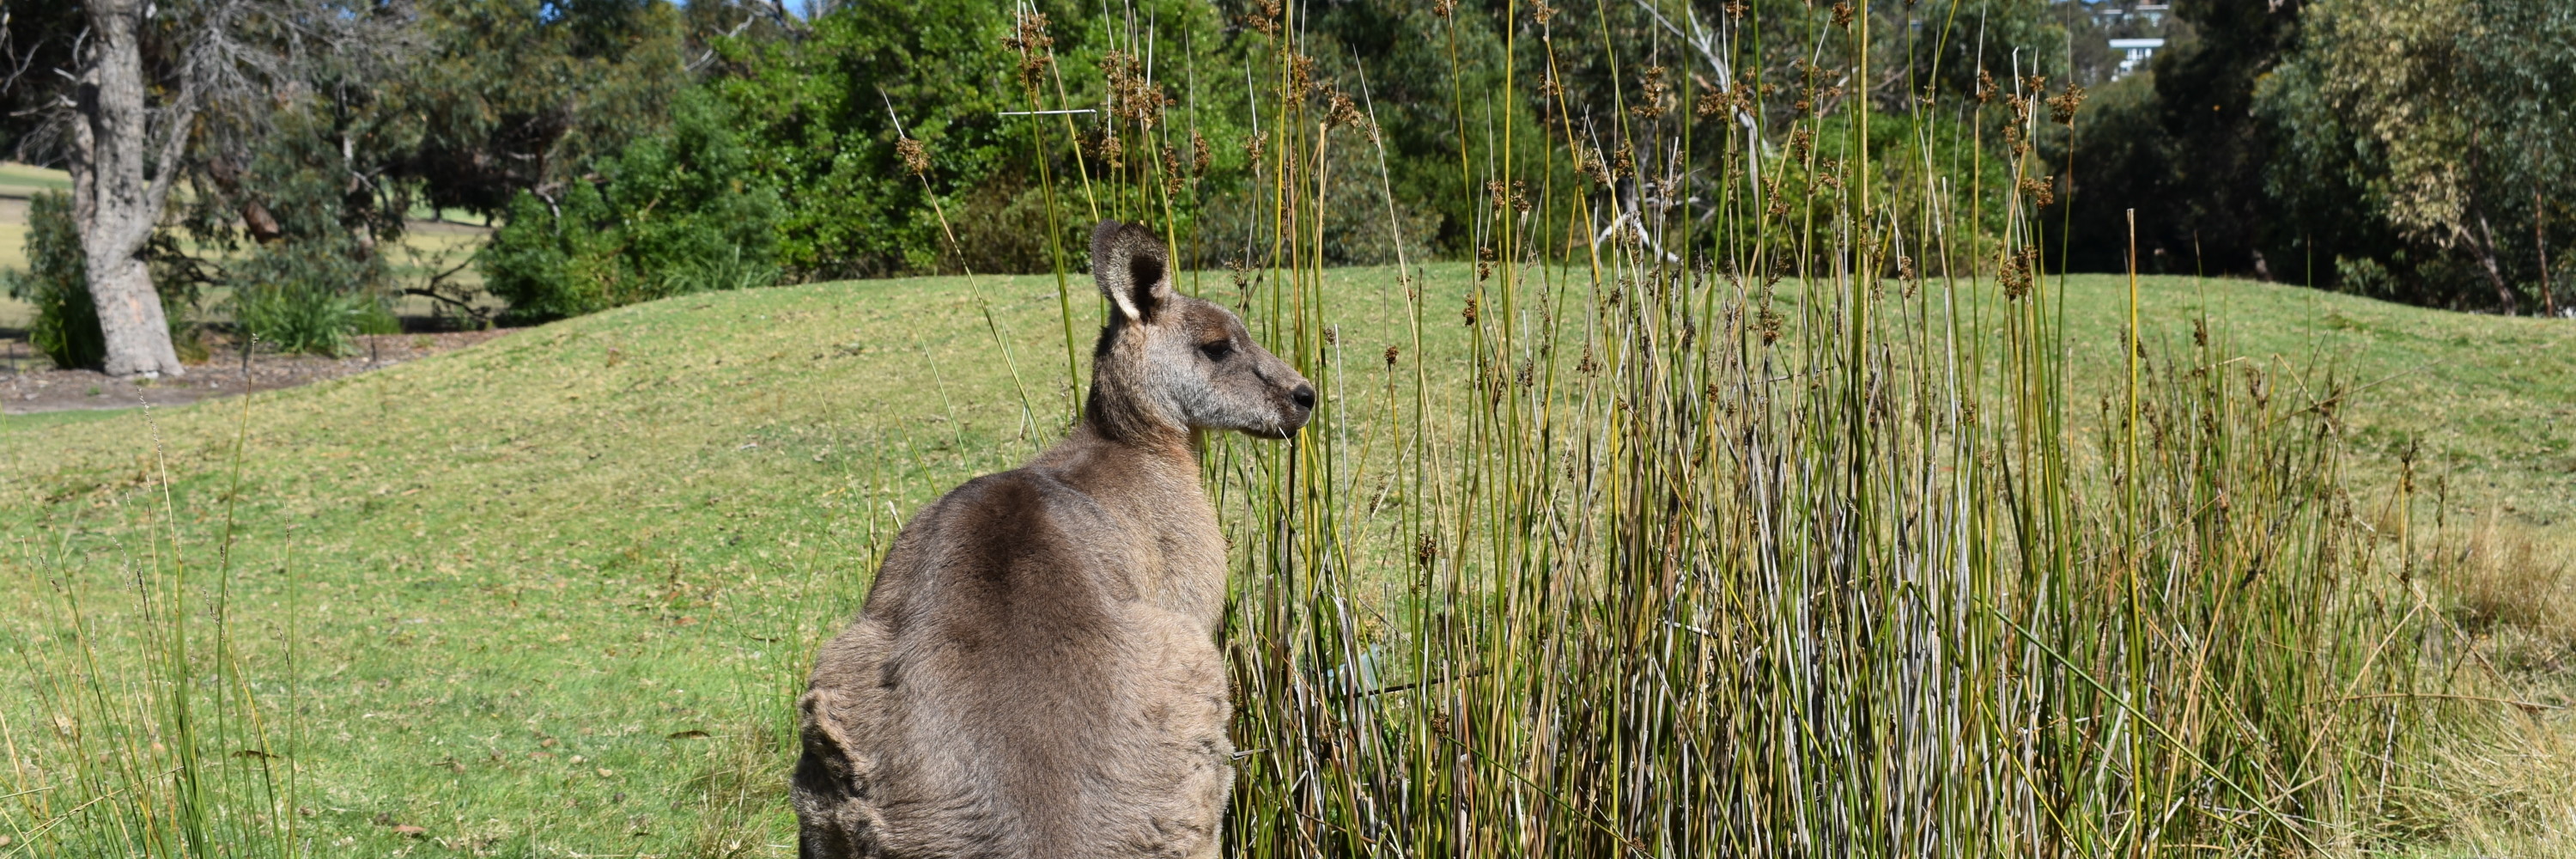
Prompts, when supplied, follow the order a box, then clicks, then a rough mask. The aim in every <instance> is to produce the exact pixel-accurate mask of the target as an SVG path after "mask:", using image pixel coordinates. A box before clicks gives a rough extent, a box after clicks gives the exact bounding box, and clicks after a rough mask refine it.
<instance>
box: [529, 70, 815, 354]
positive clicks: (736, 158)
mask: <svg viewBox="0 0 2576 859" xmlns="http://www.w3.org/2000/svg"><path fill="white" fill-rule="evenodd" d="M672 114H673V118H672V127H671V129H670V131H669V132H668V133H666V134H665V135H662V136H658V137H652V138H646V139H643V140H639V141H637V142H636V143H634V144H633V145H631V146H629V147H627V149H626V151H624V152H622V153H619V154H618V155H617V157H615V158H611V159H608V160H606V161H604V162H602V163H601V164H600V174H601V176H602V179H601V181H598V182H589V181H584V182H576V183H574V184H573V185H572V186H571V188H570V189H569V190H568V191H567V192H565V193H564V195H563V196H562V198H561V199H559V200H553V201H549V200H546V199H545V198H542V197H539V196H538V195H537V194H535V193H534V192H527V191H523V192H520V194H519V196H518V197H517V198H516V199H514V200H512V201H511V203H510V207H509V209H508V211H507V217H506V221H505V223H504V224H503V226H502V227H501V229H500V230H499V231H498V232H497V233H495V234H494V236H493V239H492V244H491V245H490V246H488V247H486V248H484V250H483V251H482V252H481V254H480V255H479V257H478V261H479V264H480V265H481V267H482V270H483V275H484V283H485V285H486V288H487V289H490V290H491V291H492V293H493V294H494V295H497V296H500V297H501V298H503V299H505V300H507V301H509V302H510V311H509V314H510V316H511V317H512V318H514V319H517V320H523V321H544V320H548V319H558V318H562V317H566V316H577V315H580V314H584V313H592V312H596V311H599V310H605V309H607V308H610V307H617V306H620V305H625V304H632V303H635V302H638V301H648V300H651V299H655V298H662V297H665V296H671V295H679V294H683V293H690V292H703V291H708V290H724V289H743V288H748V287H755V286H767V285H769V284H772V283H775V282H777V280H778V268H777V263H776V259H777V257H776V254H777V222H778V210H779V205H778V200H777V197H776V195H775V194H774V193H773V192H771V191H770V190H768V189H766V188H760V187H755V186H752V185H751V184H750V183H749V182H748V181H746V178H745V174H746V173H748V172H749V171H748V159H749V154H748V151H747V150H746V149H745V147H743V146H742V144H741V143H740V141H739V140H738V139H737V137H736V136H735V134H734V132H733V130H732V121H733V115H732V113H731V112H730V110H729V109H727V107H726V106H725V105H723V104H722V103H720V102H717V101H716V100H714V99H712V98H708V97H706V96H705V95H703V94H698V93H691V94H687V95H684V96H683V97H682V98H681V99H680V100H679V101H678V102H677V103H675V104H674V105H673V111H672Z"/></svg>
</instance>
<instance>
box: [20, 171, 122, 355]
mask: <svg viewBox="0 0 2576 859" xmlns="http://www.w3.org/2000/svg"><path fill="white" fill-rule="evenodd" d="M8 280H9V297H11V298H15V299H18V300H19V301H24V302H27V303H28V304H31V305H34V306H35V310H36V317H35V320H34V321H33V322H32V323H31V324H30V325H28V331H27V339H28V341H29V342H30V343H31V344H32V345H33V346H34V347H35V349H36V351H37V352H41V353H44V356H45V357H47V358H51V359H53V360H54V366H57V367H63V368H71V367H95V366H98V364H99V362H101V361H104V360H106V359H107V337H106V335H105V334H102V333H100V331H99V327H98V306H97V305H96V304H94V303H92V302H91V301H90V297H89V264H88V263H87V261H85V260H84V259H83V258H82V256H81V245H80V227H79V225H77V224H75V223H73V222H72V198H71V195H69V194H65V193H63V192H60V191H46V192H42V193H38V194H37V195H36V196H35V199H33V200H30V201H29V202H28V204H27V270H25V271H12V272H9V273H8Z"/></svg>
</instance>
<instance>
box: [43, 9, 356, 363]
mask: <svg viewBox="0 0 2576 859" xmlns="http://www.w3.org/2000/svg"><path fill="white" fill-rule="evenodd" d="M385 17H386V12H385V10H382V9H379V8H377V7H374V6H349V5H345V4H338V3H333V2H326V0H193V2H191V0H180V1H179V2H170V3H155V2H146V0H91V2H87V3H84V4H82V6H81V7H80V10H79V14H78V15H77V16H74V15H69V14H62V10H61V9H59V8H57V9H52V10H50V11H49V12H46V13H40V14H39V15H38V16H33V17H32V18H31V20H30V21H29V22H28V23H30V24H32V25H34V28H31V29H30V30H27V31H23V32H22V31H16V30H12V31H11V32H10V33H9V34H8V35H7V54H8V59H9V61H10V62H12V63H13V64H15V65H13V66H12V69H11V74H10V75H9V76H8V77H6V78H5V84H6V86H7V87H8V93H7V97H8V98H9V100H10V101H11V102H13V104H14V105H17V106H20V107H19V109H18V110H17V111H14V112H13V120H14V119H15V118H16V117H18V116H28V117H31V118H33V119H35V120H36V121H35V122H34V123H33V124H32V125H30V126H27V127H13V128H9V129H7V130H8V131H9V132H11V133H12V135H13V136H15V137H17V144H18V148H19V150H20V152H21V153H22V154H34V155H36V156H38V158H39V160H53V161H58V162H59V163H61V164H62V165H63V166H64V168H65V169H66V171H67V172H69V173H70V174H71V179H72V207H71V208H72V218H73V220H74V222H75V223H77V224H78V226H79V229H80V244H81V256H82V261H83V264H84V266H85V269H86V274H87V281H88V283H87V286H88V290H89V294H90V296H91V298H92V300H93V302H94V304H95V307H96V309H97V311H98V324H99V328H100V333H101V339H102V340H103V341H104V342H105V344H106V356H105V358H104V360H103V361H102V364H103V367H102V369H104V370H106V371H107V372H108V373H110V374H112V375H118V376H156V375H161V374H170V375H178V374H181V373H184V372H185V369H184V368H183V367H181V365H180V363H179V360H178V355H177V352H176V350H175V349H173V348H172V344H171V340H170V324H169V318H168V316H167V312H166V310H165V308H164V306H163V305H164V302H163V298H162V295H161V291H160V290H156V289H155V288H154V279H155V278H154V274H153V271H152V268H151V266H150V265H149V261H150V258H152V257H154V256H155V255H157V254H160V253H161V250H160V249H162V248H167V247H168V246H169V245H168V241H167V238H166V237H162V236H160V234H159V230H160V227H161V225H162V224H161V221H162V214H163V212H164V210H165V209H166V208H167V204H168V202H169V199H170V191H171V189H172V188H173V187H174V186H175V185H176V184H177V183H178V182H179V181H181V179H182V178H183V177H184V176H185V175H186V174H187V173H188V171H189V170H190V169H191V167H190V165H191V163H192V162H191V160H190V156H191V155H192V154H193V150H194V146H195V144H196V142H197V139H198V137H199V134H200V130H201V127H202V126H203V124H204V123H203V122H202V120H203V119H204V117H205V116H207V115H208V114H209V113H210V112H212V113H218V114H223V115H228V116H249V117H256V116H258V115H261V114H262V113H263V112H264V111H266V110H268V99H267V97H268V96H269V95H271V94H273V93H275V92H277V89H276V86H277V84H278V83H279V82H281V81H291V80H295V79H296V78H295V75H296V73H297V72H298V71H299V70H300V69H301V68H302V67H303V66H304V65H305V64H306V63H307V62H308V61H309V60H311V59H313V58H316V57H325V56H331V55H335V54H338V53H341V52H345V51H351V50H368V49H371V48H372V46H373V44H374V40H371V39H369V38H367V37H368V36H370V35H372V32H371V31H372V28H373V27H374V26H375V25H376V24H377V23H378V22H379V21H381V20H382V19H384V18H385ZM22 47H23V48H24V50H21V48H22ZM39 64H50V65H49V66H40V65H39Z"/></svg>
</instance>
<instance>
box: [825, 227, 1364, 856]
mask: <svg viewBox="0 0 2576 859" xmlns="http://www.w3.org/2000/svg"><path fill="white" fill-rule="evenodd" d="M1091 254H1092V270H1093V274H1094V278H1095V280H1097V281H1098V283H1099V285H1100V288H1101V292H1102V293H1103V294H1104V295H1107V296H1108V297H1109V298H1110V300H1111V303H1112V304H1113V305H1114V307H1113V308H1112V311H1111V313H1110V319H1109V321H1108V323H1107V324H1106V325H1104V326H1103V327H1102V329H1101V333H1100V341H1099V345H1098V347H1097V348H1096V349H1095V350H1094V352H1093V360H1092V363H1093V374H1092V375H1093V380H1092V386H1091V396H1090V401H1089V403H1088V406H1087V407H1086V409H1085V410H1084V411H1085V414H1084V418H1083V421H1082V423H1081V424H1080V425H1079V426H1078V427H1076V428H1075V430H1074V431H1073V434H1072V435H1071V436H1070V437H1068V438H1066V439H1065V440H1064V441H1062V442H1060V443H1058V444H1056V445H1055V446H1054V447H1052V448H1049V449H1048V450H1047V451H1046V452H1045V453H1043V454H1040V455H1039V456H1038V457H1037V458H1036V459H1035V460H1032V461H1031V462H1029V464H1028V465H1025V466H1022V467H1021V468H1019V469H1017V470H1014V471H1007V472H1003V473H1001V474H993V475H986V476H984V477H979V478H976V479H974V480H971V481H968V482H967V483H966V484H965V485H964V486H960V487H958V488H957V489H956V490H954V491H952V492H950V493H948V495H946V496H945V497H942V498H940V499H939V500H938V501H936V502H933V503H931V505H930V506H928V507H925V508H923V509H922V510H921V512H920V513H919V514H917V515H915V516H914V517H913V519H912V521H911V522H910V523H909V524H907V525H905V526H904V529H903V533H902V534H901V535H899V536H897V537H896V538H895V544H894V548H893V549H892V550H891V551H889V552H887V553H886V557H885V562H884V564H883V565H882V566H881V567H879V568H878V571H877V578H876V584H875V585H874V586H873V587H872V589H871V590H870V591H869V592H868V599H867V605H866V607H865V608H864V609H862V610H861V611H860V614H859V617H858V619H857V621H856V622H854V623H852V624H851V625H850V627H849V628H848V629H847V630H844V631H843V632H842V633H841V634H840V636H839V637H837V638H834V639H832V641H831V642H830V643H828V644H825V645H824V646H823V650H822V653H821V654H820V655H819V656H817V657H816V659H815V663H814V676H813V679H812V681H811V682H810V683H809V684H808V686H807V690H808V691H807V692H806V693H805V696H804V698H802V699H800V700H799V701H798V702H797V705H798V707H799V709H800V710H801V711H802V714H803V720H804V732H803V734H804V736H803V740H804V745H805V755H804V759H803V760H802V761H800V762H799V763H798V764H797V767H796V773H795V775H794V778H793V781H792V783H791V790H790V794H791V795H792V797H793V799H794V801H795V804H796V814H797V817H798V819H799V820H800V822H801V823H802V832H801V842H802V845H801V849H802V855H803V856H805V857H807V859H820V857H844V856H864V857H890V859H891V857H944V858H947V859H966V857H1062V859H1084V857H1145V856H1153V857H1166V856H1168V857H1206V856H1214V855H1216V852H1217V834H1218V823H1219V822H1220V821H1221V819H1222V817H1223V814H1224V808H1225V801H1226V795H1227V791H1228V790H1229V789H1230V788H1231V785H1232V780H1233V768H1232V767H1231V766H1230V764H1229V761H1230V759H1231V756H1232V753H1233V750H1234V747H1233V744H1232V742H1230V741H1229V740H1228V738H1227V736H1226V723H1227V721H1228V718H1229V717H1230V715H1231V710H1230V708H1231V705H1230V703H1229V702H1228V696H1227V690H1226V679H1225V663H1224V659H1223V657H1222V656H1221V655H1220V654H1219V653H1218V651H1217V648H1216V632H1217V623H1218V621H1219V616H1220V614H1221V612H1222V604H1223V601H1224V597H1225V545H1224V538H1223V537H1222V536H1221V535H1220V534H1219V533H1218V532H1217V523H1216V512H1215V510H1214V508H1212V507H1211V506H1210V505H1209V503H1208V499H1207V496H1206V494H1205V493H1204V492H1203V491H1202V490H1201V489H1200V488H1199V469H1198V462H1197V456H1196V453H1195V452H1194V450H1193V448H1192V446H1191V439H1192V434H1193V433H1194V432H1196V431H1198V430H1241V431H1245V432H1250V433H1253V434H1255V435H1261V436H1265V437H1270V438H1286V437H1287V436H1289V435H1292V434H1294V433H1295V432H1296V431H1297V429H1298V428H1299V427H1302V426H1304V424H1305V422H1306V418H1307V417H1308V415H1309V414H1310V413H1311V411H1312V409H1313V406H1314V388H1313V387H1312V386H1310V385H1308V384H1307V383H1306V380H1305V379H1304V378H1303V377H1300V376H1299V375H1298V374H1297V372H1296V371H1295V370H1293V369H1291V368H1290V367H1289V366H1288V365H1287V364H1286V363H1284V362H1282V361H1280V360H1279V359H1278V358H1277V357H1276V356H1273V355H1271V354H1270V353H1269V352H1267V351H1264V350H1262V349H1261V348H1260V347H1259V346H1257V345H1254V344H1253V342H1252V339H1251V337H1250V336H1249V334H1248V333H1247V332H1246V331H1245V330H1244V328H1243V323H1242V322H1241V321H1240V320H1237V319H1236V318H1235V317H1234V314H1232V313H1228V312H1226V310H1225V309H1224V308H1221V307H1218V306H1216V305H1214V304H1210V303H1207V302H1204V301H1199V300H1197V299H1192V298H1186V297H1183V296H1179V295H1176V294H1174V293H1173V291H1172V286H1171V280H1170V277H1169V275H1168V268H1169V267H1168V264H1167V258H1166V256H1165V254H1164V250H1163V246H1162V244H1161V243H1160V242H1159V241H1157V240H1156V239H1155V237H1154V234H1153V232H1152V231H1150V230H1147V229H1145V228H1144V227H1142V226H1136V225H1122V224H1119V223H1116V222H1114V221H1113V222H1108V223H1103V224H1101V225H1100V228H1099V229H1098V230H1097V231H1095V232H1094V233H1093V235H1092V240H1091Z"/></svg>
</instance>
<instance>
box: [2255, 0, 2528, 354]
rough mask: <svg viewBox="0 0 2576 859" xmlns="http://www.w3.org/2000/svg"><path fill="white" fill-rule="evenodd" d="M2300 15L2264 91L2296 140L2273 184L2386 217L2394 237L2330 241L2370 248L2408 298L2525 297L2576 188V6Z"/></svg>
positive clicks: (2347, 248)
mask: <svg viewBox="0 0 2576 859" xmlns="http://www.w3.org/2000/svg"><path fill="white" fill-rule="evenodd" d="M2302 14H2303V16H2304V22H2305V23H2304V30H2305V32H2304V36H2303V40H2302V44H2301V46H2300V49H2299V51H2298V52H2297V53H2296V54H2294V55H2292V56H2291V57H2290V58H2289V59H2288V60H2287V61H2285V62H2284V63H2283V64H2282V68H2281V70H2280V73H2279V74H2276V75H2274V76H2272V77H2271V78H2269V79H2267V80H2266V81H2265V82H2264V85H2263V89H2262V104H2261V105H2260V106H2261V107H2262V108H2263V110H2264V113H2265V115H2266V116H2267V117H2269V118H2271V119H2272V120H2273V121H2274V122H2275V123H2277V124H2278V125H2279V126H2280V127H2281V128H2282V129H2283V133H2284V135H2285V137H2286V145H2285V147H2284V148H2285V150H2286V153H2285V154H2286V155H2287V156H2288V157H2285V158H2283V159H2281V160H2280V162H2279V163H2278V164H2277V165H2276V166H2275V169H2274V172H2273V174H2272V177H2271V178H2272V187H2273V190H2274V193H2276V194H2280V195H2282V196H2284V197H2289V198H2291V199H2294V200H2299V199H2304V200H2308V201H2313V202H2310V204H2309V205H2307V206H2304V207H2302V209H2303V211H2301V213H2300V214H2302V215H2304V216H2307V217H2303V218H2302V220H2306V219H2308V218H2324V217H2328V216H2330V215H2332V214H2334V212H2333V211H2332V210H2331V209H2330V208H2329V207H2331V206H2334V205H2336V204H2343V206H2344V211H2345V212H2351V211H2354V210H2358V211H2359V212H2361V213H2363V214H2364V215H2365V216H2366V218H2367V220H2368V221H2370V222H2373V223H2375V224H2377V225H2379V226H2380V227H2381V229H2382V230H2383V232H2384V233H2385V234H2388V235H2389V237H2390V238H2393V239H2396V241H2382V242H2377V243H2371V244H2362V245H2357V246H2356V245H2344V246H2339V247H2337V248H2335V249H2334V250H2335V251H2337V252H2338V253H2339V254H2342V255H2352V256H2369V257H2371V258H2372V259H2373V260H2374V261H2375V262H2376V263H2378V264H2379V265H2380V266H2381V267H2382V268H2384V269H2385V270H2386V272H2387V273H2388V275H2390V276H2391V277H2392V278H2393V279H2394V280H2395V281H2397V282H2400V283H2403V284H2405V285H2406V286H2405V287H2404V294H2406V295H2408V296H2409V297H2412V298H2414V299H2416V300H2419V301H2430V302H2436V303H2449V304H2463V303H2466V304H2473V305H2489V306H2500V307H2502V308H2504V309H2507V310H2508V311H2510V310H2512V309H2514V308H2516V306H2517V305H2518V304H2519V303H2520V301H2522V300H2523V299H2524V298H2525V297H2526V294H2527V293H2531V292H2536V290H2534V289H2532V288H2531V286H2530V285H2531V284H2533V283H2535V282H2537V281H2539V280H2540V277H2541V275H2540V271H2539V268H2540V253H2539V237H2538V236H2537V235H2536V233H2538V232H2539V231H2540V230H2542V229H2545V227H2546V225H2547V223H2546V222H2547V221H2548V220H2550V219H2551V218H2552V216H2553V214H2556V216H2557V217H2560V218H2563V217H2564V215H2563V207H2564V203H2563V202H2562V201H2564V200H2565V199H2567V198H2568V196H2569V195H2570V194H2571V193H2576V147H2570V146H2569V145H2568V144H2567V143H2566V141H2567V140H2568V139H2569V138H2570V136H2571V135H2576V107H2571V106H2570V104H2569V102H2568V100H2567V98H2566V96H2565V93H2567V92H2569V91H2571V90H2576V51H2571V50H2570V46H2576V10H2571V9H2570V8H2569V7H2568V6H2567V5H2566V4H2563V3H2552V2H2544V0H2440V2H2426V3H2399V4H2383V3H2361V2H2348V0H2321V2H2316V3H2311V4H2309V5H2308V7H2307V8H2306V10H2305V11H2304V12H2303V13H2302ZM2553 207H2555V208H2553ZM2404 252H2411V254H2410V253H2404ZM2410 257H2411V258H2410ZM2354 270H2356V271H2369V269H2359V268H2357V269H2354ZM2373 282H2374V283H2376V282H2377V281H2376V280H2374V281H2373Z"/></svg>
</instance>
